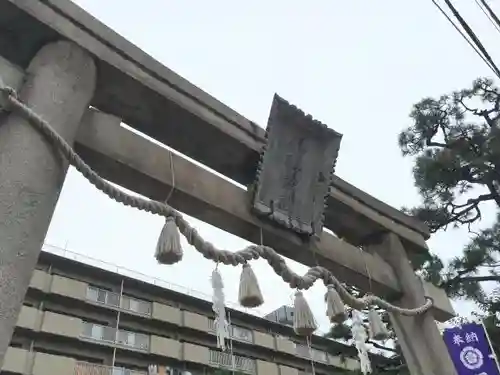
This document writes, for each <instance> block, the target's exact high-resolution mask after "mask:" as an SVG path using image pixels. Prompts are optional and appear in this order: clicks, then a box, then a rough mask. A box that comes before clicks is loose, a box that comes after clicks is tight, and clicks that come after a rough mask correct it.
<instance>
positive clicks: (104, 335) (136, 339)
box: [81, 322, 149, 350]
mask: <svg viewBox="0 0 500 375" xmlns="http://www.w3.org/2000/svg"><path fill="white" fill-rule="evenodd" d="M81 337H82V338H85V339H87V340H94V341H98V342H107V343H113V344H118V345H122V346H128V347H131V348H134V349H139V350H148V349H149V336H148V335H145V334H143V333H137V332H130V331H125V330H123V329H118V330H116V328H114V327H109V326H102V325H99V324H94V323H89V322H83V331H82V334H81Z"/></svg>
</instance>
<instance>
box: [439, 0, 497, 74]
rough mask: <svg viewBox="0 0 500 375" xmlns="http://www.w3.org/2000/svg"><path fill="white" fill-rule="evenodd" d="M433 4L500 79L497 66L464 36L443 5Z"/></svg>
mask: <svg viewBox="0 0 500 375" xmlns="http://www.w3.org/2000/svg"><path fill="white" fill-rule="evenodd" d="M432 2H433V3H434V5H435V6H436V7H437V8H438V10H439V11H440V12H441V13H442V14H443V15H444V16H445V17H446V19H447V20H448V22H450V24H451V25H452V26H453V27H454V28H455V30H457V31H458V33H459V34H460V35H461V36H462V37H463V38H464V39H465V41H466V42H467V43H468V44H469V46H470V47H471V48H472V49H473V50H474V51H475V52H476V53H477V55H478V56H479V57H480V58H481V60H483V61H484V63H485V64H486V65H487V66H488V67H489V68H490V69H491V70H492V71H493V73H495V75H496V76H497V77H500V74H499V73H497V71H496V70H498V68H497V69H496V70H495V65H494V64H493V65H492V64H491V63H490V62H489V61H488V60H487V59H486V58H485V57H484V56H483V55H482V54H481V52H480V51H479V49H478V48H477V47H476V46H475V45H474V44H473V43H472V42H471V41H470V40H469V38H467V36H466V35H465V34H464V32H463V31H462V30H460V28H459V27H458V26H457V25H456V24H455V22H453V20H452V19H451V17H450V16H448V14H447V13H446V12H445V11H444V9H443V8H442V7H441V5H439V4H438V3H437V1H436V0H432Z"/></svg>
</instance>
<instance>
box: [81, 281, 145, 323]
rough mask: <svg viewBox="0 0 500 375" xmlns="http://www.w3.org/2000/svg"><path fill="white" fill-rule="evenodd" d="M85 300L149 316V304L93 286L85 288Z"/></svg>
mask: <svg viewBox="0 0 500 375" xmlns="http://www.w3.org/2000/svg"><path fill="white" fill-rule="evenodd" d="M87 300H88V301H91V302H94V303H98V304H102V305H105V306H109V307H113V308H121V309H123V310H125V311H129V312H133V313H135V314H139V315H144V316H151V302H147V301H143V300H139V299H137V298H133V297H129V296H123V295H122V296H121V298H120V294H119V293H115V292H111V291H109V290H104V289H100V288H97V287H94V286H89V287H88V288H87Z"/></svg>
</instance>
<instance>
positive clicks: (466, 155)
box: [399, 78, 500, 351]
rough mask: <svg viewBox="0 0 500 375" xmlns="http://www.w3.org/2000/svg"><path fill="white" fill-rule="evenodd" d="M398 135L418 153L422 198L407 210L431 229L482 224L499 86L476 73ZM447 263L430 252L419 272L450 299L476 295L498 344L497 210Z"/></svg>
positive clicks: (417, 110) (499, 162) (495, 182)
mask: <svg viewBox="0 0 500 375" xmlns="http://www.w3.org/2000/svg"><path fill="white" fill-rule="evenodd" d="M410 117H411V119H412V122H413V124H412V125H411V126H410V127H409V128H407V129H406V130H404V131H403V132H402V133H401V134H400V135H399V146H400V148H401V151H402V153H403V155H404V156H410V157H414V158H415V164H414V168H413V176H414V180H415V185H416V187H417V188H418V191H419V193H420V196H421V197H422V200H423V201H422V205H421V206H419V207H416V208H412V209H409V210H406V211H407V212H408V213H410V214H412V215H414V216H416V217H417V218H419V219H420V220H422V221H424V222H425V223H427V224H428V226H429V228H430V230H431V232H436V231H439V230H446V229H447V228H449V227H450V226H452V227H459V226H465V227H467V228H468V229H469V230H470V231H471V225H472V224H474V223H479V222H480V221H481V219H482V212H483V211H484V208H485V207H486V206H487V205H492V206H493V207H496V208H497V209H498V208H500V90H499V88H498V87H496V86H495V85H494V83H493V81H492V80H489V79H484V78H480V79H477V80H476V81H474V82H473V84H472V87H471V88H470V89H464V90H461V91H457V92H453V93H451V94H448V95H443V96H441V97H440V98H438V99H435V98H425V99H423V100H421V101H420V102H419V103H417V104H415V105H414V107H413V110H412V112H411V114H410ZM471 236H472V239H471V241H470V243H468V244H467V245H466V246H465V248H464V249H463V251H462V253H461V254H460V255H459V256H457V257H455V258H454V259H452V260H451V262H449V264H447V265H445V264H444V263H443V262H442V261H441V259H439V257H437V256H436V255H431V256H430V257H429V259H428V260H427V261H426V262H425V264H424V266H423V269H422V273H423V276H424V277H425V278H426V279H427V280H429V281H431V282H433V283H434V284H436V285H438V286H440V287H443V288H445V290H446V291H447V292H448V293H449V295H450V296H451V297H452V298H462V299H467V300H471V301H474V302H475V303H476V304H477V305H478V306H479V307H480V309H481V313H480V315H481V316H482V317H483V318H485V324H486V325H487V328H488V330H489V332H490V336H491V338H492V340H493V341H494V345H495V346H496V348H495V350H497V351H500V321H499V313H498V312H499V311H500V214H499V215H498V216H497V218H496V221H495V223H494V225H493V226H492V227H491V228H487V229H483V230H481V231H480V232H479V233H473V232H472V231H471Z"/></svg>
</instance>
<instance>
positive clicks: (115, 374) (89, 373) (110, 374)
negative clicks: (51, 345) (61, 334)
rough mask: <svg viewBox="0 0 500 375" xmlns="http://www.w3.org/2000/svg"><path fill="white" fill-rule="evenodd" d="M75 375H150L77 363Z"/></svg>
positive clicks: (94, 364)
mask: <svg viewBox="0 0 500 375" xmlns="http://www.w3.org/2000/svg"><path fill="white" fill-rule="evenodd" d="M75 375H148V373H147V371H135V370H129V369H126V368H124V367H112V366H104V365H100V364H96V363H88V362H77V363H76V365H75Z"/></svg>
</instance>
